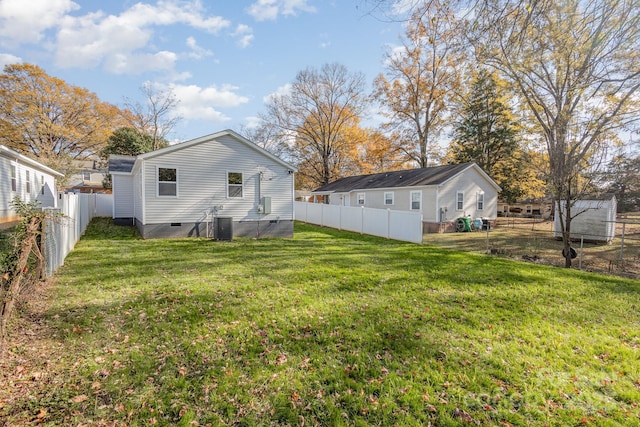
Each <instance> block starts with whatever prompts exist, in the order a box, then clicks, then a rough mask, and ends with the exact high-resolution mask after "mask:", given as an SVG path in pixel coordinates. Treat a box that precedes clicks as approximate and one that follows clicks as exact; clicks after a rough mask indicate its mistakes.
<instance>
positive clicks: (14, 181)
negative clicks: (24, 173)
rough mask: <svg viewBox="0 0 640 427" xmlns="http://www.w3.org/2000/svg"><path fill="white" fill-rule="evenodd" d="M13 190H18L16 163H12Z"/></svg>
mask: <svg viewBox="0 0 640 427" xmlns="http://www.w3.org/2000/svg"><path fill="white" fill-rule="evenodd" d="M11 191H14V192H16V191H18V173H17V171H16V166H15V165H11Z"/></svg>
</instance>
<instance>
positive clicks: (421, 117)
mask: <svg viewBox="0 0 640 427" xmlns="http://www.w3.org/2000/svg"><path fill="white" fill-rule="evenodd" d="M459 28H460V27H459V26H458V24H457V23H456V18H455V16H454V14H453V11H452V10H451V9H449V8H448V6H447V5H446V4H444V3H440V2H438V1H433V2H431V4H429V5H427V6H425V8H424V9H422V8H418V9H416V10H415V11H414V13H413V15H412V16H411V19H410V20H409V22H408V23H407V30H406V34H405V36H404V38H403V39H402V47H401V48H400V49H396V50H393V51H391V52H389V53H388V54H387V58H386V64H387V65H386V72H385V74H381V75H379V76H378V77H377V78H376V80H375V83H374V84H375V90H374V94H373V95H374V98H375V99H376V100H377V101H378V102H379V103H380V104H381V105H382V107H383V110H382V113H383V114H384V115H385V116H386V117H387V119H388V120H387V122H386V123H384V125H383V129H385V130H386V131H387V132H388V133H390V134H392V135H393V139H394V140H395V141H396V142H397V143H398V146H399V148H400V149H401V150H402V151H403V152H404V153H405V155H406V156H407V159H408V160H413V161H414V162H415V163H416V164H417V165H418V166H419V167H422V168H424V167H427V166H428V163H429V159H430V158H431V160H433V158H435V157H438V156H439V147H438V146H437V144H436V143H437V141H438V137H439V135H440V132H441V131H442V129H443V128H444V127H445V125H446V114H447V111H448V99H449V97H450V94H451V93H452V91H453V90H454V89H455V88H456V87H457V86H459V84H460V75H459V72H458V67H459V66H460V62H461V61H462V54H461V52H460V51H459V50H457V47H458V46H459V45H458V43H459V41H460V40H459V35H460V33H459Z"/></svg>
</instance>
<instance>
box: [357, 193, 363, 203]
mask: <svg viewBox="0 0 640 427" xmlns="http://www.w3.org/2000/svg"><path fill="white" fill-rule="evenodd" d="M358 206H364V193H358Z"/></svg>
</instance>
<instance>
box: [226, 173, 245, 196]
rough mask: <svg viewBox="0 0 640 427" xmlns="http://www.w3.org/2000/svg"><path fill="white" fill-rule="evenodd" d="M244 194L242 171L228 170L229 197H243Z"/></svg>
mask: <svg viewBox="0 0 640 427" xmlns="http://www.w3.org/2000/svg"><path fill="white" fill-rule="evenodd" d="M243 194H244V189H243V179H242V172H227V197H229V198H238V199H241V198H242V197H243Z"/></svg>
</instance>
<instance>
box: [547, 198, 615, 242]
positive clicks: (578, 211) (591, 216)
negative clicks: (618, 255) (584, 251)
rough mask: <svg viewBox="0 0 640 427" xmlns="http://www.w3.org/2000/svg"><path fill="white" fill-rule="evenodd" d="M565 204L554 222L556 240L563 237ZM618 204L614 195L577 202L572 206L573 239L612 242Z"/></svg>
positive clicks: (561, 204) (562, 203)
mask: <svg viewBox="0 0 640 427" xmlns="http://www.w3.org/2000/svg"><path fill="white" fill-rule="evenodd" d="M565 206H566V203H565V202H561V203H560V206H559V209H558V210H557V215H555V219H554V222H553V231H554V236H555V237H556V238H561V237H562V230H561V227H560V218H559V216H560V215H565V212H566V211H565ZM617 206H618V202H617V200H616V196H615V195H614V194H603V195H602V196H599V197H592V198H589V199H585V200H576V201H575V202H574V204H573V205H572V206H571V216H572V218H573V219H572V220H571V238H572V239H575V240H580V239H584V241H586V242H607V243H608V242H611V241H612V240H613V238H614V237H615V233H616V223H615V221H616V216H617V214H618V210H617Z"/></svg>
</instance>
